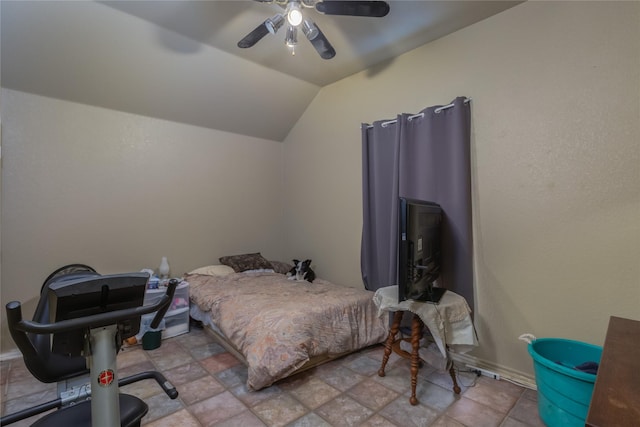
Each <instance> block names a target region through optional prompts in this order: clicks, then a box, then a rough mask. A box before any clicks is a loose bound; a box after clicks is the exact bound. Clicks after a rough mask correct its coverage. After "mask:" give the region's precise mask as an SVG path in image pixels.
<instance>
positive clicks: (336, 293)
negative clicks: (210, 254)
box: [185, 258, 388, 390]
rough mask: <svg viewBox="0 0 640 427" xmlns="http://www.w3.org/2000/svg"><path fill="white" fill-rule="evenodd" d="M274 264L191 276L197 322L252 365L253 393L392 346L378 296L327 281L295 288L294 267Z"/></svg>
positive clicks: (203, 270)
mask: <svg viewBox="0 0 640 427" xmlns="http://www.w3.org/2000/svg"><path fill="white" fill-rule="evenodd" d="M221 260H224V258H221ZM270 263H271V262H270ZM272 263H273V264H269V267H271V268H265V267H267V266H262V268H250V267H255V266H256V265H254V264H251V265H250V266H244V267H238V266H237V265H233V264H232V265H233V267H234V268H229V266H228V265H215V266H209V267H203V268H201V269H197V270H194V271H192V272H190V273H188V274H186V275H185V280H186V281H188V282H189V284H190V300H191V309H190V314H191V317H193V318H194V319H196V320H199V321H201V322H203V323H204V324H205V325H206V326H207V327H208V328H209V329H210V331H211V333H213V334H214V335H215V336H216V337H217V338H218V340H219V341H220V343H221V344H222V345H223V346H224V347H225V348H226V349H227V350H229V351H230V352H232V353H234V354H235V355H236V356H238V357H239V358H240V360H242V361H243V363H244V364H245V365H247V368H248V375H247V387H248V389H249V390H259V389H262V388H264V387H268V386H270V385H271V384H273V383H274V382H276V381H278V380H280V379H283V378H286V377H288V376H290V375H292V374H294V373H297V372H300V371H302V370H304V369H307V368H309V367H312V366H316V365H318V364H320V363H324V362H326V361H328V360H332V359H335V358H337V357H341V356H343V355H345V354H349V353H351V352H354V351H356V350H359V349H362V348H365V347H367V346H370V345H374V344H377V343H381V342H383V341H384V339H385V338H386V336H387V326H388V317H387V316H382V317H378V310H377V308H376V306H375V304H374V302H373V295H374V293H373V292H370V291H366V290H361V289H354V288H350V287H345V286H339V285H336V284H334V283H331V282H328V281H326V280H323V279H316V280H314V282H313V283H309V282H298V281H293V280H289V279H288V278H287V277H286V275H285V274H283V271H285V270H284V269H286V266H287V265H286V264H285V263H277V264H282V265H281V266H280V269H274V268H272V267H273V265H274V264H276V262H272ZM236 270H240V271H236Z"/></svg>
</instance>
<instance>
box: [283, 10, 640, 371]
mask: <svg viewBox="0 0 640 427" xmlns="http://www.w3.org/2000/svg"><path fill="white" fill-rule="evenodd" d="M639 11H640V3H638V2H624V3H618V2H602V3H598V2H527V3H524V4H522V5H519V6H516V7H515V8H513V9H509V10H507V11H505V12H503V13H501V14H499V15H497V16H494V17H492V18H489V19H487V20H485V21H483V22H480V23H478V24H475V25H473V26H470V27H468V28H466V29H464V30H461V31H458V32H456V33H454V34H452V35H450V36H447V37H444V38H442V39H440V40H437V41H435V42H432V43H430V44H427V45H425V46H423V47H420V48H418V49H416V50H414V51H412V52H409V53H407V54H405V55H403V56H400V57H398V58H395V59H394V60H393V61H390V62H389V63H386V64H382V65H380V66H379V67H376V68H375V69H370V70H368V71H365V72H362V73H359V74H356V75H354V76H351V77H349V78H347V79H344V80H342V81H340V82H338V83H335V84H333V85H332V86H329V87H326V88H324V89H323V90H322V91H321V92H320V94H319V95H318V96H317V97H316V98H315V100H314V102H313V103H312V104H311V105H310V106H309V108H308V109H307V111H306V112H305V114H304V115H303V117H302V118H301V119H300V120H299V121H298V123H297V125H296V126H295V128H294V129H293V130H292V131H291V132H290V134H289V136H288V137H287V139H286V140H285V164H286V165H287V167H286V168H285V191H286V194H287V195H288V196H287V210H286V211H285V223H286V224H287V229H286V232H287V233H288V234H287V236H288V240H287V242H288V244H287V247H286V251H288V253H289V254H292V255H293V254H301V253H305V254H308V255H309V256H310V257H312V258H314V263H315V265H316V269H317V270H318V272H319V273H320V275H321V276H324V277H327V278H329V279H331V280H334V281H337V282H340V283H347V284H350V285H352V286H361V280H360V270H359V266H360V233H361V223H362V220H361V209H362V205H361V147H360V139H361V137H360V130H359V123H361V122H372V121H374V120H379V119H385V118H394V117H395V115H396V114H397V113H400V112H416V111H419V110H421V109H422V108H424V107H428V106H431V105H436V104H446V103H448V102H450V101H451V100H453V99H454V98H455V97H456V96H469V97H471V98H472V99H473V101H472V157H473V166H472V168H473V202H474V233H475V268H476V283H475V293H476V306H475V323H476V327H477V330H478V335H479V339H480V343H481V346H480V348H479V349H478V350H476V351H474V353H473V355H474V356H475V357H477V358H479V360H480V361H482V362H484V363H486V364H488V365H489V366H495V367H498V368H501V369H504V370H506V371H515V373H516V374H517V373H522V374H524V375H525V376H529V377H530V376H531V375H532V368H531V365H532V364H531V359H530V357H529V356H528V354H527V352H526V345H525V344H524V343H522V342H520V341H518V339H517V337H518V336H519V335H520V334H522V333H525V332H530V333H533V334H535V335H537V336H539V337H551V336H559V337H565V338H572V339H577V340H582V341H587V342H592V343H596V344H602V342H603V339H604V335H605V331H606V327H607V322H608V317H609V316H610V315H618V316H624V317H631V318H635V319H640V166H639V165H640V120H639V119H640V12H639Z"/></svg>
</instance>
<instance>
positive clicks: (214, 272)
mask: <svg viewBox="0 0 640 427" xmlns="http://www.w3.org/2000/svg"><path fill="white" fill-rule="evenodd" d="M232 273H235V271H234V270H233V268H231V267H229V266H228V265H221V264H219V265H207V266H206V267H200V268H196V269H195V270H192V271H190V272H189V274H204V275H206V276H226V275H228V274H232Z"/></svg>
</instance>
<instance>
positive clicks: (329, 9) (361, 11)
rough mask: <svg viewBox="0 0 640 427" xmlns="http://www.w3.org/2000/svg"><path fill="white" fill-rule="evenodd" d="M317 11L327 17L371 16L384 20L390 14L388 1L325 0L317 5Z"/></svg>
mask: <svg viewBox="0 0 640 427" xmlns="http://www.w3.org/2000/svg"><path fill="white" fill-rule="evenodd" d="M316 10H317V11H318V12H321V13H324V14H325V15H350V16H370V17H374V18H382V17H383V16H386V15H387V13H389V3H387V2H386V1H352V0H346V1H342V0H324V1H321V2H318V3H316Z"/></svg>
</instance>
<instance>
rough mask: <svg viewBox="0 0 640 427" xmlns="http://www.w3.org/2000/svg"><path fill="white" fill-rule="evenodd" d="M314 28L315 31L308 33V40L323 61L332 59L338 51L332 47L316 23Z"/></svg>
mask: <svg viewBox="0 0 640 427" xmlns="http://www.w3.org/2000/svg"><path fill="white" fill-rule="evenodd" d="M313 27H314V29H315V31H313V32H310V33H307V39H309V41H310V42H311V44H312V45H313V47H314V48H315V50H316V51H317V52H318V54H319V55H320V57H321V58H322V59H331V58H333V57H334V56H336V50H335V49H334V48H333V46H331V43H329V40H327V38H326V37H325V35H324V33H323V32H322V31H321V30H320V27H318V25H317V24H315V23H313ZM310 37H311V38H310Z"/></svg>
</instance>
